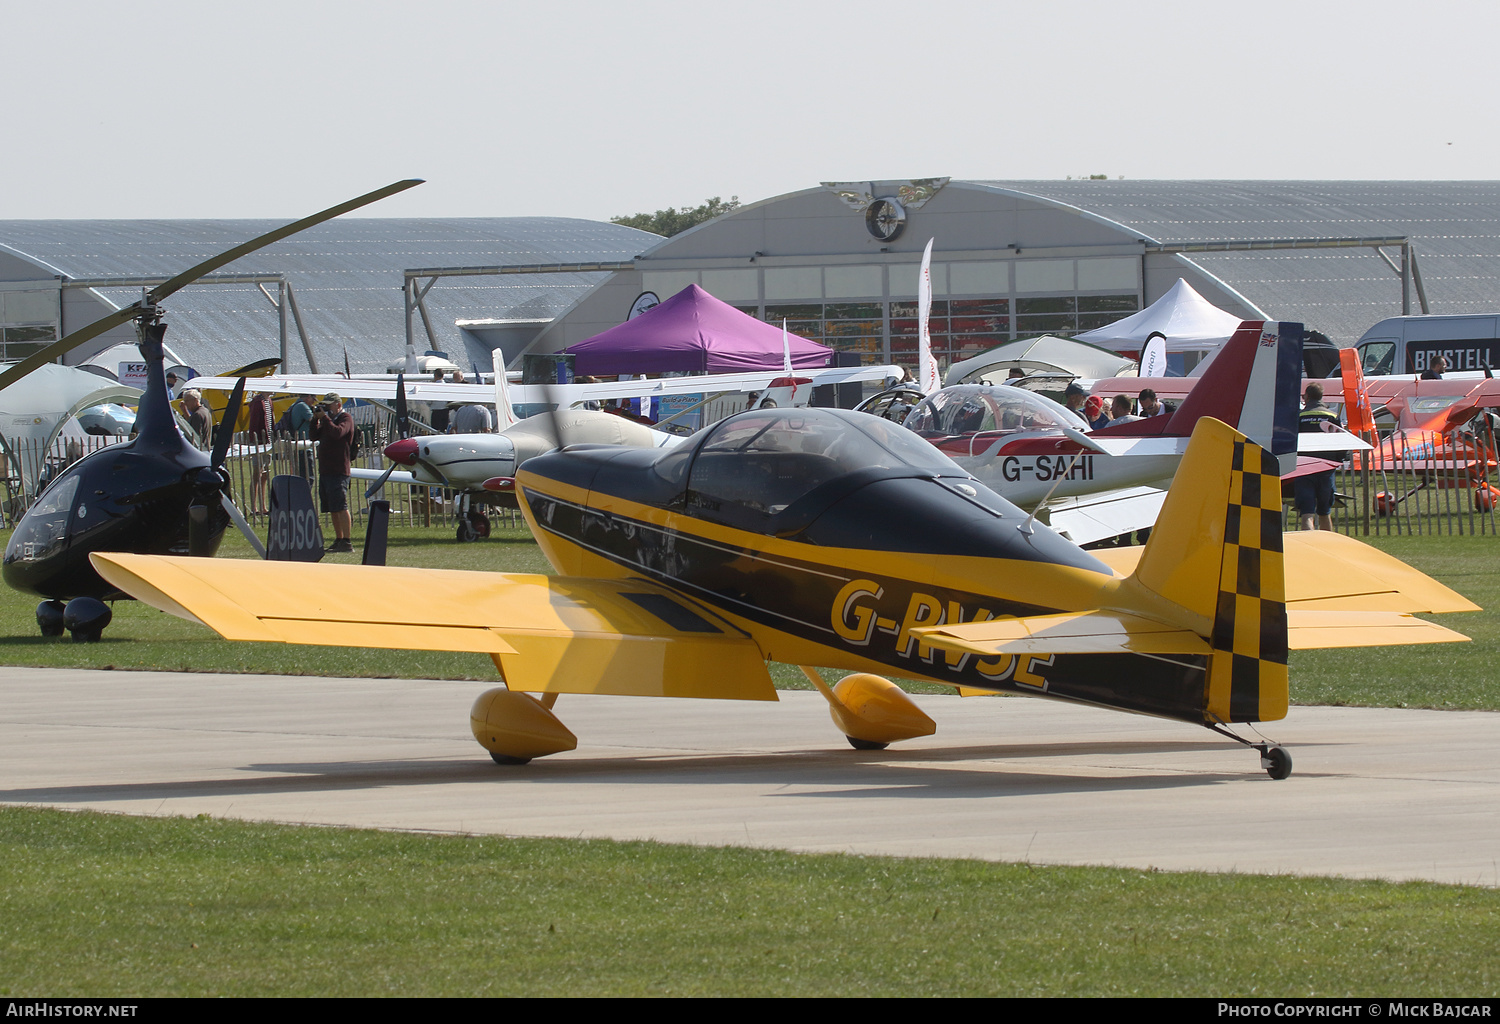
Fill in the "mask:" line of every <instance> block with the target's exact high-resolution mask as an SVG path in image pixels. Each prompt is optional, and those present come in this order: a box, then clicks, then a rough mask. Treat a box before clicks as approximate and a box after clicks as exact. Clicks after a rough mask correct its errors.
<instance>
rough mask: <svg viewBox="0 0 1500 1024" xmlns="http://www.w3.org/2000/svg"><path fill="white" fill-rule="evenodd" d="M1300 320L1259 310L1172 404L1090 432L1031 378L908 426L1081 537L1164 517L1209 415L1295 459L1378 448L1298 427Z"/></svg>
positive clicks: (920, 410)
mask: <svg viewBox="0 0 1500 1024" xmlns="http://www.w3.org/2000/svg"><path fill="white" fill-rule="evenodd" d="M1301 331H1302V325H1300V324H1291V323H1286V324H1281V323H1276V322H1265V323H1262V322H1260V321H1247V322H1245V323H1243V324H1242V325H1241V327H1240V330H1239V331H1238V332H1236V333H1235V335H1234V337H1233V338H1231V339H1230V340H1229V341H1228V342H1227V343H1226V344H1225V346H1224V348H1223V350H1222V351H1221V352H1220V355H1219V357H1218V358H1217V359H1215V360H1214V365H1213V366H1211V367H1210V368H1209V369H1208V371H1207V372H1206V373H1205V374H1204V376H1203V378H1202V380H1201V382H1200V383H1199V384H1198V386H1197V387H1196V388H1195V389H1194V390H1193V392H1192V393H1191V395H1190V396H1189V397H1188V398H1187V399H1186V400H1185V401H1184V402H1183V403H1182V405H1181V407H1179V408H1178V409H1177V410H1176V411H1175V412H1173V413H1171V414H1170V415H1166V414H1164V415H1158V416H1152V417H1148V418H1145V419H1139V420H1136V421H1134V422H1130V423H1121V424H1116V425H1115V426H1111V427H1104V428H1101V429H1100V430H1096V431H1092V432H1090V431H1088V429H1087V426H1086V424H1085V423H1084V421H1083V420H1082V418H1081V417H1079V416H1077V415H1076V414H1074V413H1072V412H1070V411H1068V410H1067V409H1066V408H1064V407H1063V406H1061V405H1059V404H1057V403H1056V402H1053V401H1051V400H1049V399H1046V398H1043V397H1042V396H1040V395H1037V394H1034V393H1032V392H1029V391H1025V390H1023V389H1021V388H1014V387H1007V386H1004V385H976V384H961V385H955V386H953V387H949V388H944V389H943V390H941V391H939V392H937V393H935V394H933V395H930V396H929V397H928V398H927V399H926V400H925V401H923V402H922V404H920V405H918V406H917V407H916V408H914V409H913V410H912V411H911V413H910V414H909V415H908V416H907V417H906V419H905V426H906V427H908V428H909V429H911V430H914V431H916V432H917V433H919V434H921V435H922V436H923V437H925V438H927V439H928V440H929V441H931V442H932V443H933V444H934V445H936V446H937V447H938V448H939V449H940V450H941V451H943V453H944V454H946V455H948V456H949V457H950V458H952V459H953V460H954V461H955V462H957V463H958V464H959V465H960V466H962V467H963V468H965V469H967V470H968V471H969V472H970V473H972V474H974V476H975V477H976V478H977V479H978V480H980V481H982V482H983V483H985V484H986V485H988V486H989V487H991V488H993V489H994V490H996V491H998V492H999V493H1000V494H1002V495H1003V496H1004V497H1005V498H1006V499H1007V500H1009V501H1011V502H1014V503H1015V504H1016V505H1019V506H1020V507H1021V508H1023V509H1028V510H1031V509H1038V508H1045V513H1044V518H1045V519H1046V520H1047V521H1048V522H1049V523H1050V525H1051V526H1052V528H1053V529H1055V530H1058V531H1059V532H1062V533H1065V534H1066V535H1067V536H1068V537H1069V538H1070V539H1071V540H1073V542H1074V543H1077V544H1087V543H1091V542H1093V541H1096V540H1103V539H1104V538H1106V537H1113V536H1116V535H1119V534H1123V533H1129V532H1133V531H1135V530H1140V529H1144V528H1146V527H1148V526H1150V525H1152V524H1153V523H1154V522H1155V521H1156V517H1157V515H1158V513H1159V512H1160V511H1161V506H1162V502H1163V500H1164V499H1165V497H1166V493H1165V488H1166V487H1168V486H1169V485H1170V483H1171V481H1172V477H1173V475H1174V474H1175V473H1176V471H1177V466H1178V464H1179V462H1180V461H1181V459H1182V456H1183V454H1184V453H1185V452H1186V451H1187V444H1188V438H1189V437H1190V436H1191V434H1192V432H1193V427H1194V426H1195V425H1196V424H1197V422H1198V420H1200V419H1202V418H1203V417H1205V416H1211V417H1213V418H1215V419H1218V420H1221V421H1223V422H1225V423H1229V424H1232V425H1234V426H1235V427H1236V428H1237V429H1238V430H1239V431H1240V432H1242V433H1244V434H1245V435H1247V436H1249V437H1251V438H1253V439H1254V440H1255V441H1256V443H1257V444H1260V445H1262V446H1263V447H1265V448H1268V449H1270V450H1271V452H1272V453H1273V454H1275V455H1277V456H1279V457H1281V458H1282V460H1283V466H1282V469H1283V472H1285V471H1287V470H1289V469H1290V468H1291V466H1292V465H1294V464H1295V461H1296V455H1297V453H1298V452H1299V451H1300V452H1303V453H1309V452H1312V451H1322V452H1329V451H1350V450H1354V449H1363V448H1365V447H1367V446H1366V445H1365V444H1364V442H1362V441H1360V440H1359V439H1358V438H1356V437H1354V436H1353V435H1352V434H1348V433H1342V432H1341V433H1338V434H1299V433H1297V409H1298V401H1297V398H1298V394H1297V392H1298V388H1299V386H1300V384H1301V380H1302V369H1301V367H1302V353H1301V347H1302V344H1301Z"/></svg>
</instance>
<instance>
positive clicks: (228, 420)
mask: <svg viewBox="0 0 1500 1024" xmlns="http://www.w3.org/2000/svg"><path fill="white" fill-rule="evenodd" d="M244 400H245V378H244V377H241V378H240V379H239V380H237V381H235V384H234V390H233V391H231V392H229V404H228V405H226V406H225V407H224V418H223V419H221V420H219V436H218V437H216V438H214V452H213V455H212V456H210V457H209V460H208V464H209V465H210V466H212V467H213V468H214V469H218V468H219V467H220V466H222V465H224V457H225V456H226V455H228V454H229V443H230V442H231V441H233V440H234V425H235V424H236V423H238V422H239V419H240V405H241V404H242V403H243V402H244Z"/></svg>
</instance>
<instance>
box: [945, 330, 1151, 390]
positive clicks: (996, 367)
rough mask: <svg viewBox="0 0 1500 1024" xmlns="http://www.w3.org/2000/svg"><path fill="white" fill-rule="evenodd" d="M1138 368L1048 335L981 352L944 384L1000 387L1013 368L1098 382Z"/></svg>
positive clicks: (1092, 348)
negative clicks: (971, 383) (973, 384)
mask: <svg viewBox="0 0 1500 1024" xmlns="http://www.w3.org/2000/svg"><path fill="white" fill-rule="evenodd" d="M1134 366H1135V360H1134V359H1126V358H1125V357H1124V356H1122V355H1120V354H1119V353H1118V352H1112V351H1110V350H1109V349H1106V348H1100V347H1099V346H1098V345H1090V344H1087V343H1085V342H1081V341H1072V340H1070V339H1068V338H1058V337H1054V336H1053V335H1050V334H1044V335H1042V336H1041V337H1040V338H1027V339H1025V340H1023V341H1012V342H1007V343H1006V344H1004V345H1001V346H1000V347H999V348H992V349H990V350H989V351H988V352H981V353H980V354H979V355H977V356H974V357H973V358H972V359H965V360H963V361H962V362H958V363H954V364H953V365H952V366H950V367H948V374H947V376H946V377H944V378H943V383H944V384H966V383H968V382H970V381H979V380H983V381H984V382H986V383H995V384H999V383H1002V382H1003V380H1004V378H1005V375H1006V374H1007V373H1009V372H1010V370H1011V369H1012V368H1015V369H1018V370H1021V371H1023V372H1025V373H1027V374H1033V373H1066V374H1071V375H1072V376H1075V377H1086V378H1088V379H1089V380H1097V379H1099V378H1100V377H1118V376H1120V375H1121V374H1122V373H1124V372H1125V371H1126V370H1129V369H1131V368H1132V367H1134Z"/></svg>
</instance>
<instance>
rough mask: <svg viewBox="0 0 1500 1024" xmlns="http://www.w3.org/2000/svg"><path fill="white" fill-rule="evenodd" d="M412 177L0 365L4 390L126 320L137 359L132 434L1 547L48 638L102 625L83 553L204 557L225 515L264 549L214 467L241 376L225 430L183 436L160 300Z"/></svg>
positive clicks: (66, 477)
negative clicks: (211, 439) (208, 448)
mask: <svg viewBox="0 0 1500 1024" xmlns="http://www.w3.org/2000/svg"><path fill="white" fill-rule="evenodd" d="M419 184H421V182H420V180H415V179H409V180H406V181H398V182H395V183H394V184H391V185H387V186H386V187H385V188H382V189H377V190H376V191H374V192H370V193H367V194H366V195H363V196H360V197H359V198H357V199H351V200H349V201H348V202H346V203H340V204H339V205H338V206H334V207H331V208H330V209H327V210H324V211H322V212H321V213H316V214H314V215H312V216H311V217H306V218H303V219H302V220H299V221H296V222H295V223H292V224H287V225H285V226H283V227H280V228H277V229H276V230H274V231H270V232H267V233H266V234H263V235H261V236H259V237H258V238H253V239H251V240H250V241H248V242H245V243H243V244H241V245H237V246H235V247H234V248H232V249H229V250H227V251H226V252H222V253H220V254H219V255H217V256H214V257H212V258H211V259H208V260H205V261H203V262H202V263H199V264H198V265H197V266H195V267H191V268H189V269H188V270H185V271H183V272H182V273H180V274H178V275H177V276H176V277H174V278H172V279H171V280H169V281H166V282H165V283H163V284H159V285H157V286H156V287H155V288H153V289H151V290H150V291H148V292H146V293H145V294H143V295H142V296H141V299H140V300H139V301H138V302H136V303H134V304H133V305H130V306H126V307H125V308H123V309H119V310H116V311H115V312H113V313H111V314H109V315H108V316H106V317H103V318H102V319H100V320H96V321H94V322H93V323H92V324H89V325H88V326H87V327H84V328H82V329H80V330H77V331H74V332H73V333H72V334H69V335H68V336H67V337H65V338H63V339H62V340H61V341H58V342H55V343H54V344H52V345H50V346H48V347H47V348H45V349H43V350H41V351H40V352H37V353H35V354H34V355H32V356H30V357H29V358H27V359H25V360H23V361H22V362H20V363H17V364H16V365H14V366H11V367H9V368H7V369H6V370H5V372H3V373H0V388H5V387H7V386H9V385H10V384H13V383H15V382H16V381H18V380H20V379H21V378H23V377H25V376H26V374H28V373H30V372H31V371H32V370H34V369H36V368H37V367H39V366H41V365H42V364H44V363H48V362H51V361H53V360H55V359H58V358H59V357H61V356H62V355H64V354H65V353H67V352H69V351H71V350H72V349H74V348H76V347H77V346H79V345H82V344H83V343H84V342H86V341H89V340H90V339H92V338H96V337H98V336H99V335H101V334H103V333H104V332H105V331H108V330H110V329H112V328H114V327H118V326H119V325H121V324H124V323H128V322H129V321H132V320H134V321H135V323H136V333H137V336H138V338H139V344H140V349H141V357H142V359H143V360H144V361H145V363H146V388H145V391H144V392H143V393H142V395H141V404H140V408H139V410H138V412H137V414H136V426H137V431H138V432H137V434H136V436H135V437H134V438H133V439H132V440H130V441H128V442H126V443H124V444H119V445H111V446H109V447H106V448H102V449H100V450H99V451H96V452H94V453H93V454H91V455H89V456H87V457H85V458H83V459H80V460H79V461H78V462H76V463H74V464H73V465H72V466H71V467H69V468H68V469H67V470H66V471H65V472H63V473H61V474H59V475H58V476H57V477H56V478H55V479H54V480H53V481H52V482H51V483H50V484H49V485H48V486H47V489H46V490H44V491H43V492H42V493H41V495H40V496H38V498H37V500H36V501H35V502H34V503H33V504H32V506H31V508H30V509H29V510H28V511H27V513H26V515H25V516H23V517H22V519H21V522H20V523H19V524H17V526H16V529H15V532H14V533H13V534H12V535H11V539H10V544H9V545H8V546H7V547H6V550H5V558H4V563H3V574H4V578H5V582H6V583H7V584H9V585H10V586H11V587H14V588H15V589H17V590H22V591H26V592H29V593H33V594H36V595H38V596H40V597H43V598H46V600H44V601H43V602H42V603H41V604H40V605H38V606H37V625H38V626H39V627H40V628H41V631H42V634H43V635H44V636H60V635H62V633H63V631H64V630H68V631H70V632H72V634H73V638H74V639H75V640H80V641H82V640H98V639H99V635H100V633H101V631H102V630H103V629H104V627H105V626H107V625H108V624H109V621H110V618H111V617H112V613H111V612H110V609H109V607H108V606H107V605H106V604H104V601H106V600H112V599H114V598H117V597H123V596H125V595H123V594H121V593H120V592H119V591H118V590H116V589H115V588H114V587H113V586H111V585H110V584H109V583H107V582H105V581H104V580H103V579H102V578H101V577H100V576H99V574H98V573H97V572H95V571H94V568H93V566H92V564H90V562H89V555H90V554H91V553H93V552H95V551H123V552H135V553H141V554H178V555H197V556H202V557H207V556H210V555H213V554H214V553H215V552H216V551H217V550H218V548H219V543H220V542H221V541H222V540H223V536H224V531H225V530H226V529H227V528H228V526H229V523H230V522H231V521H232V522H234V523H235V524H236V525H237V526H238V527H239V529H240V530H241V531H242V532H243V533H244V534H245V535H246V537H247V538H249V539H250V541H251V544H252V545H253V546H254V547H255V548H256V549H257V550H258V551H261V552H262V553H264V549H263V548H262V547H261V544H260V540H259V538H257V537H256V536H255V534H254V533H253V532H252V531H251V529H250V526H249V524H248V523H246V522H245V519H244V516H242V515H241V514H240V512H239V509H237V508H236V507H235V505H234V502H233V500H232V499H231V497H230V485H229V474H228V473H227V472H226V471H225V469H224V461H225V459H226V457H227V456H228V453H229V443H230V440H231V439H232V431H233V424H234V422H235V420H236V418H237V417H238V415H239V409H240V404H241V402H242V400H243V397H244V385H245V382H244V379H243V378H241V379H240V381H239V383H238V384H237V385H236V386H235V389H234V391H233V392H232V394H231V397H230V401H229V406H228V408H227V409H226V410H225V414H224V417H223V423H224V424H225V428H224V429H222V430H221V431H220V432H219V435H218V437H217V438H216V439H215V443H214V447H213V451H212V453H209V452H202V451H199V450H198V449H197V448H195V447H193V445H191V444H190V443H188V441H187V440H186V439H185V438H184V437H183V436H182V434H181V432H180V431H179V430H178V429H177V423H176V420H175V418H174V417H173V415H172V408H171V396H170V393H169V392H168V391H167V382H166V374H165V371H164V369H163V366H162V338H163V336H164V335H165V333H166V329H167V325H166V324H165V323H163V322H162V310H161V307H160V303H161V302H162V300H163V299H165V298H167V296H169V295H171V294H172V293H174V292H176V291H177V290H178V289H180V288H182V287H184V286H186V285H188V284H191V283H192V282H193V281H195V280H197V279H198V278H200V277H202V276H204V275H205V274H210V273H212V272H214V271H215V270H217V269H219V268H220V267H222V266H224V265H226V264H228V263H231V262H233V261H234V260H237V259H239V258H240V257H242V256H245V255H248V254H249V253H252V252H255V251H256V250H257V249H260V248H263V247H264V246H267V245H270V244H271V243H273V242H277V241H280V240H281V239H283V238H286V237H288V236H290V235H294V234H296V233H297V232H299V231H303V230H305V229H307V228H310V227H312V226H313V225H315V224H321V223H322V222H324V221H326V220H331V219H332V218H334V217H337V216H339V215H340V214H343V213H348V212H349V211H351V210H356V209H359V208H360V207H362V206H366V205H368V204H370V203H373V202H375V201H377V200H380V199H384V198H385V197H387V196H390V195H394V194H396V193H397V192H402V191H405V190H406V189H408V188H411V187H412V186H414V185H419ZM64 601H67V604H66V606H65V605H64V604H63V602H64Z"/></svg>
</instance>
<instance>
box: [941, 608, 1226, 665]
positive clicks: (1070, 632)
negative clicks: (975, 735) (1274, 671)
mask: <svg viewBox="0 0 1500 1024" xmlns="http://www.w3.org/2000/svg"><path fill="white" fill-rule="evenodd" d="M911 632H912V635H913V636H916V637H919V638H920V639H921V641H922V643H924V644H927V645H929V646H932V647H936V648H938V649H939V650H949V651H964V652H967V653H971V654H984V655H997V654H1121V653H1128V654H1207V653H1208V652H1209V646H1208V641H1207V640H1205V639H1204V638H1203V637H1201V636H1199V635H1198V634H1196V633H1194V632H1193V631H1192V630H1190V629H1183V628H1181V627H1178V626H1169V625H1167V624H1165V623H1161V622H1156V621H1154V620H1152V619H1146V618H1142V617H1140V616H1138V615H1128V614H1126V613H1124V612H1110V611H1093V612H1075V613H1071V614H1063V615H1033V616H1029V617H1026V618H1002V619H990V620H988V621H986V622H963V623H954V624H951V625H945V626H927V627H921V628H916V629H913V630H912V631H911Z"/></svg>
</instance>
